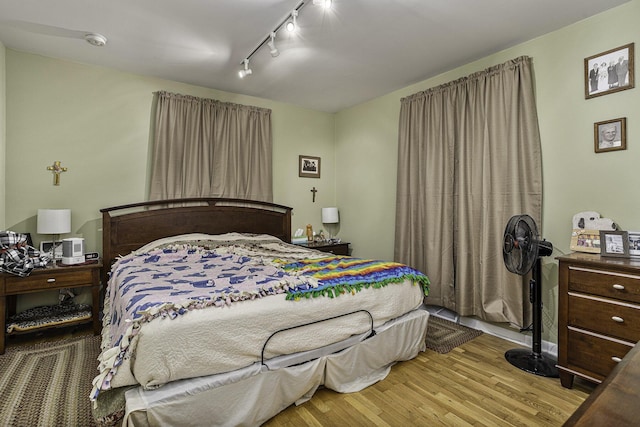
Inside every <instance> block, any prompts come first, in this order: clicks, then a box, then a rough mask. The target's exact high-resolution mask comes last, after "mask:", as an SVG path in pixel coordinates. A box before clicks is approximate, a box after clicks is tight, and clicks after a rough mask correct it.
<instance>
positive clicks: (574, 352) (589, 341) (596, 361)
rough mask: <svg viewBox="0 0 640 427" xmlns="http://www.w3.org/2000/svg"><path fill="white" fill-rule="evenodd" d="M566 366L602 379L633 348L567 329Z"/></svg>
mask: <svg viewBox="0 0 640 427" xmlns="http://www.w3.org/2000/svg"><path fill="white" fill-rule="evenodd" d="M567 344H568V346H569V348H571V351H570V352H569V354H568V359H567V361H568V363H567V368H569V369H574V370H580V371H585V370H586V371H587V372H586V373H587V374H588V375H589V376H592V377H594V378H596V379H598V380H601V381H602V380H603V379H604V378H605V377H606V376H607V375H609V373H610V372H611V371H612V370H613V368H615V367H616V365H617V364H618V362H617V361H616V360H620V359H622V358H623V357H624V356H625V355H626V354H627V353H628V352H629V350H631V349H632V348H633V345H626V344H623V343H620V342H616V341H612V340H608V339H606V338H604V337H597V336H594V335H590V334H587V333H584V332H580V331H576V330H574V329H572V328H570V329H569V334H568V343H567Z"/></svg>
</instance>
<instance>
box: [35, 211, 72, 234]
mask: <svg viewBox="0 0 640 427" xmlns="http://www.w3.org/2000/svg"><path fill="white" fill-rule="evenodd" d="M69 232H71V209H38V234H63V233H69Z"/></svg>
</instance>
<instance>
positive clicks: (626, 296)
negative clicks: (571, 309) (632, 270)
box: [569, 267, 640, 303]
mask: <svg viewBox="0 0 640 427" xmlns="http://www.w3.org/2000/svg"><path fill="white" fill-rule="evenodd" d="M569 290H570V291H576V292H584V293H588V294H592V295H600V296H603V297H608V298H615V299H621V300H624V301H632V302H637V303H640V277H639V276H636V275H632V274H624V273H616V272H611V271H607V270H595V269H590V268H581V267H569Z"/></svg>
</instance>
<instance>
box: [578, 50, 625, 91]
mask: <svg viewBox="0 0 640 427" xmlns="http://www.w3.org/2000/svg"><path fill="white" fill-rule="evenodd" d="M633 52H634V43H629V44H626V45H624V46H620V47H616V48H613V49H610V50H607V51H606V52H602V53H598V54H596V55H593V56H589V57H588V58H585V59H584V97H585V98H586V99H590V98H595V97H597V96H602V95H607V94H610V93H615V92H620V91H622V90H627V89H632V88H633V87H635V78H634V74H635V73H634V70H635V67H634V55H633Z"/></svg>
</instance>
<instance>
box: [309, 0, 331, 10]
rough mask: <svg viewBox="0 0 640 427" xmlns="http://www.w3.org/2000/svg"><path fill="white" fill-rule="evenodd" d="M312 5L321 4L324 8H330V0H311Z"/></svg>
mask: <svg viewBox="0 0 640 427" xmlns="http://www.w3.org/2000/svg"><path fill="white" fill-rule="evenodd" d="M313 5H314V6H322V7H323V8H324V9H331V0H313Z"/></svg>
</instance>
